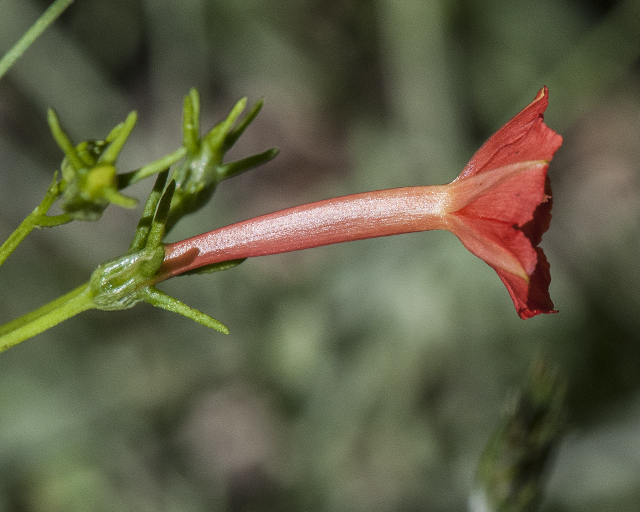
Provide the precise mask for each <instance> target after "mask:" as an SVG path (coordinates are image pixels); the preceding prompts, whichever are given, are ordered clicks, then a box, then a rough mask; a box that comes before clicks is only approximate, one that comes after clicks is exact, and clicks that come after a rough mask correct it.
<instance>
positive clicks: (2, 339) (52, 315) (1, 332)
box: [0, 283, 95, 352]
mask: <svg viewBox="0 0 640 512" xmlns="http://www.w3.org/2000/svg"><path fill="white" fill-rule="evenodd" d="M92 308H95V305H94V303H93V300H92V295H91V290H90V288H89V286H88V283H85V284H83V285H81V286H79V287H78V288H76V289H75V290H73V291H71V292H69V293H67V294H66V295H63V296H62V297H58V298H57V299H55V300H53V301H51V302H49V304H46V305H44V306H42V307H41V308H38V309H36V310H35V311H32V312H31V313H27V314H26V315H24V316H21V317H20V318H16V319H15V320H13V321H11V322H9V323H7V324H5V325H3V326H2V327H0V352H3V351H5V350H7V349H8V348H11V347H13V346H14V345H17V344H18V343H20V342H22V341H24V340H26V339H29V338H31V337H33V336H35V335H37V334H40V333H41V332H43V331H46V330H47V329H50V328H51V327H53V326H55V325H58V324H59V323H60V322H63V321H64V320H67V319H69V318H71V317H72V316H75V315H77V314H78V313H81V312H83V311H86V310H88V309H92Z"/></svg>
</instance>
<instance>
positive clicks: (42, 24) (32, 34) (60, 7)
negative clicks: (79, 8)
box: [0, 0, 73, 78]
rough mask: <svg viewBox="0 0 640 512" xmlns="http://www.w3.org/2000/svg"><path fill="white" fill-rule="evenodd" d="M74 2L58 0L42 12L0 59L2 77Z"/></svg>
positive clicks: (0, 76)
mask: <svg viewBox="0 0 640 512" xmlns="http://www.w3.org/2000/svg"><path fill="white" fill-rule="evenodd" d="M72 3H73V0H56V1H55V2H53V4H51V5H50V6H49V8H48V9H47V10H46V11H44V12H43V13H42V16H40V18H39V19H38V21H36V22H35V23H34V24H33V25H31V27H30V28H29V30H27V31H26V32H25V33H24V34H23V36H22V37H21V38H20V40H19V41H18V42H17V43H16V44H15V45H14V46H13V48H11V49H10V50H9V51H8V52H7V53H6V54H5V55H4V57H2V59H0V78H2V77H3V76H4V74H5V73H6V72H7V71H8V70H9V68H10V67H11V66H12V65H13V63H14V62H15V61H16V60H18V59H19V58H20V56H21V55H22V54H23V53H24V52H25V51H26V49H27V48H29V46H31V44H32V43H33V42H34V41H35V40H36V39H37V38H38V37H39V36H40V34H42V33H43V32H44V31H45V29H46V28H47V27H48V26H49V25H51V23H53V22H54V21H55V19H56V18H57V17H58V16H60V15H61V14H62V12H63V11H64V10H65V9H66V8H67V7H69V6H70V5H71V4H72Z"/></svg>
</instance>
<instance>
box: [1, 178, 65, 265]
mask: <svg viewBox="0 0 640 512" xmlns="http://www.w3.org/2000/svg"><path fill="white" fill-rule="evenodd" d="M59 195H60V189H59V184H58V181H57V176H56V175H54V177H53V181H52V182H51V185H49V188H48V189H47V193H46V194H45V196H44V199H43V200H42V201H41V203H40V204H39V205H38V206H36V208H35V209H34V210H33V211H32V212H31V213H30V214H29V215H27V217H26V218H25V219H24V220H23V221H22V222H21V223H20V225H19V226H18V227H17V228H16V229H15V231H14V232H13V233H11V235H9V238H7V240H6V241H5V242H4V243H3V244H2V246H0V265H2V264H3V263H4V262H5V260H6V259H7V258H8V257H9V255H10V254H11V253H12V252H13V251H15V249H16V247H18V245H20V244H21V243H22V241H23V240H24V239H25V238H26V237H27V236H28V235H29V233H31V232H32V231H33V230H34V229H35V228H41V227H54V226H59V225H61V224H66V223H67V222H71V220H73V219H72V218H71V216H70V215H68V214H66V213H63V214H60V215H55V216H52V217H49V216H48V215H47V212H48V211H49V208H51V205H52V204H53V203H54V202H55V200H56V199H58V196H59Z"/></svg>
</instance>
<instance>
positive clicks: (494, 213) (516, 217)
mask: <svg viewBox="0 0 640 512" xmlns="http://www.w3.org/2000/svg"><path fill="white" fill-rule="evenodd" d="M548 99H549V98H548V90H547V88H546V87H544V88H543V89H541V90H540V92H538V94H537V96H536V97H535V99H534V100H533V102H532V103H530V104H529V105H528V106H527V107H525V109H524V110H522V111H521V112H520V113H519V114H518V115H516V116H515V117H514V118H513V119H511V120H510V121H509V122H508V123H507V124H505V125H504V126H503V127H502V128H500V130H498V131H497V132H496V133H495V134H494V135H493V136H492V137H491V138H489V140H487V142H485V143H484V144H483V145H482V147H481V148H480V149H479V150H478V151H477V152H476V153H475V154H474V155H473V157H472V158H471V161H470V162H469V163H468V164H467V165H466V167H465V168H464V169H463V170H462V172H461V173H460V175H459V176H458V177H457V178H456V179H455V180H454V181H452V182H451V183H449V184H448V185H436V186H417V187H405V188H396V189H390V190H378V191H374V192H365V193H360V194H353V195H348V196H344V197H337V198H334V199H327V200H324V201H319V202H315V203H310V204H304V205H301V206H296V207H294V208H288V209H286V210H281V211H278V212H274V213H270V214H268V215H263V216H260V217H256V218H253V219H250V220H246V221H244V222H239V223H237V224H232V225H230V226H226V227H223V228H220V229H216V230H215V231H210V232H209V233H205V234H202V235H199V236H196V237H193V238H189V239H187V240H183V241H181V242H176V243H172V244H167V245H165V259H164V262H163V264H162V266H161V268H160V270H159V271H158V274H157V275H158V277H159V279H167V278H169V277H173V276H176V275H179V274H182V273H184V272H188V271H193V270H195V269H198V268H201V267H204V266H207V265H212V264H216V263H220V262H225V261H230V260H238V259H243V258H250V257H254V256H265V255H269V254H279V253H284V252H289V251H297V250H300V249H308V248H311V247H318V246H322V245H329V244H335V243H340V242H348V241H352V240H361V239H365V238H374V237H380V236H388V235H397V234H401V233H411V232H416V231H426V230H432V229H446V230H448V231H451V232H452V233H453V234H454V235H456V236H457V237H458V238H459V239H460V241H461V242H462V243H463V244H464V246H465V247H466V248H467V249H468V250H469V251H471V252H472V253H473V254H475V255H476V256H478V257H479V258H481V259H482V260H484V261H485V262H486V263H488V264H489V265H490V266H491V267H492V268H493V269H494V270H495V271H496V272H497V274H498V276H500V279H502V282H503V283H504V284H505V286H506V287H507V290H508V291H509V294H510V295H511V299H512V300H513V303H514V304H515V307H516V310H517V312H518V314H519V315H520V317H521V318H530V317H532V316H535V315H537V314H540V313H555V312H556V311H554V309H553V302H552V301H551V298H550V297H549V282H550V280H551V277H550V274H549V263H548V262H547V259H546V257H545V255H544V252H543V251H542V249H541V248H539V247H538V244H539V243H540V240H541V238H542V234H543V233H544V232H545V231H546V230H547V229H548V228H549V222H550V220H551V203H552V201H551V188H550V185H549V178H548V177H547V168H548V166H549V162H550V160H551V158H552V157H553V155H554V153H555V152H556V151H557V149H558V148H559V147H560V146H561V144H562V137H561V136H560V135H558V134H557V133H555V132H554V131H553V130H551V129H550V128H549V127H547V126H546V125H545V124H544V122H543V113H544V111H545V110H546V108H547V104H548Z"/></svg>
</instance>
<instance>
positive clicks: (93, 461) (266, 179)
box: [0, 0, 640, 512]
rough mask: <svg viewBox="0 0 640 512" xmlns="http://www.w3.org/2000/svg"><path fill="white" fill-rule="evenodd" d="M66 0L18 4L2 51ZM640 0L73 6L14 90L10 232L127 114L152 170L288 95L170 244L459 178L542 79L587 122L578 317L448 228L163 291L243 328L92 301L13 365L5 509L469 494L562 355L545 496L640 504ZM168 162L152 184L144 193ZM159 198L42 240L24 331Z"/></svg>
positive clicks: (193, 506)
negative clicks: (197, 106)
mask: <svg viewBox="0 0 640 512" xmlns="http://www.w3.org/2000/svg"><path fill="white" fill-rule="evenodd" d="M48 4H49V2H48V1H41V0H3V1H2V2H0V53H4V52H5V51H6V50H7V49H8V48H9V47H10V46H11V45H12V44H13V43H14V42H15V41H16V40H17V39H18V37H19V36H20V35H21V34H22V33H23V32H24V31H25V30H26V29H27V28H28V27H29V26H30V25H31V23H33V22H34V21H35V19H36V18H37V16H38V15H39V13H41V12H42V11H43V10H44V8H45V7H46V6H47V5H48ZM639 20H640V2H639V1H638V0H627V1H619V2H613V1H607V0H566V1H562V0H541V1H538V2H528V1H519V0H517V1H512V0H495V1H491V2H483V1H480V0H457V1H456V0H450V1H446V0H442V1H432V0H403V1H399V0H377V1H371V0H352V1H342V0H324V1H321V0H315V1H308V2H302V1H297V0H277V1H273V2H269V1H257V0H253V1H250V0H234V1H217V0H135V1H132V0H77V1H76V2H75V3H74V4H73V5H72V6H71V7H70V9H69V10H68V11H67V12H66V13H65V14H64V15H63V16H62V18H61V19H60V20H58V21H57V22H56V23H55V25H54V26H53V27H51V28H50V29H49V30H48V31H47V32H46V33H45V34H44V36H43V37H42V38H41V39H39V40H38V41H37V42H36V43H35V44H34V45H33V46H32V47H31V48H30V49H29V50H28V52H27V53H26V54H25V55H24V57H23V58H22V59H21V60H20V61H18V63H17V64H16V65H15V66H14V68H13V69H12V70H11V71H10V73H9V74H8V75H7V76H6V77H5V78H4V79H3V80H2V81H0V163H1V169H0V236H1V237H2V238H3V239H4V238H6V237H7V236H8V235H9V234H10V233H11V231H12V230H13V229H14V228H15V227H16V226H17V225H18V224H19V222H20V221H21V220H22V219H23V218H24V217H25V216H26V215H27V214H28V213H29V212H30V211H31V210H32V209H33V208H34V207H35V206H36V204H37V203H38V202H39V201H40V198H41V197H42V195H43V193H44V191H45V189H46V187H47V185H48V184H49V182H50V180H51V177H52V174H53V172H54V171H55V170H56V169H58V168H59V165H60V160H61V158H62V156H61V152H60V150H59V149H58V148H57V146H56V145H55V143H54V141H53V139H52V137H51V136H50V135H49V133H48V128H47V123H46V109H47V108H48V107H55V108H56V110H57V111H58V113H59V116H60V118H61V120H62V123H63V125H64V126H65V127H66V129H67V130H68V132H69V133H70V135H71V136H72V137H73V138H74V140H76V141H79V140H82V139H87V138H96V139H101V138H103V137H104V136H106V134H107V133H108V132H109V130H110V129H111V128H112V127H113V126H114V125H115V124H116V123H118V122H120V121H122V120H124V118H125V117H126V114H127V113H128V112H129V111H130V110H134V109H135V110H137V111H138V114H139V121H138V125H137V127H136V128H135V130H134V132H133V134H132V136H131V138H130V141H129V143H128V144H127V146H126V147H125V149H124V151H123V154H122V156H121V158H120V159H119V164H120V169H121V170H122V171H127V170H130V169H133V168H136V167H139V166H140V165H143V164H145V163H147V162H149V161H151V160H153V159H155V158H158V157H160V156H162V155H164V154H165V153H168V152H170V151H172V150H174V149H176V148H178V147H179V145H180V143H181V131H180V123H181V106H182V98H183V97H184V95H185V94H186V93H187V91H188V89H189V88H190V87H191V86H195V87H197V88H198V89H199V90H200V92H201V95H202V106H203V123H202V128H203V129H206V130H208V129H209V128H210V127H211V126H212V125H213V124H215V123H216V122H218V121H219V120H221V119H222V118H223V117H224V116H226V114H227V112H228V111H229V109H230V108H231V106H232V105H233V103H234V102H235V101H236V100H237V99H239V98H240V97H242V96H245V95H246V96H248V97H249V101H250V102H251V101H255V100H256V99H258V98H264V100H265V107H264V109H263V111H262V112H261V113H260V115H259V116H258V118H257V119H256V121H255V122H254V124H252V125H251V127H250V128H249V129H248V130H247V132H246V134H245V135H244V136H243V137H242V139H241V140H240V141H239V142H238V144H237V147H236V148H234V150H233V151H232V153H231V154H230V158H239V157H242V156H246V155H249V154H251V153H255V152H258V151H262V150H265V149H268V148H270V147H272V146H277V147H279V148H280V150H281V154H280V155H279V156H278V157H277V158H276V159H275V160H274V161H273V162H271V163H269V164H268V165H266V166H264V167H262V168H259V169H257V170H254V171H251V172H249V173H247V174H245V175H242V176H240V177H238V178H234V179H233V180H230V181H228V182H224V183H223V184H222V185H221V186H220V187H219V188H218V191H217V194H216V196H215V197H214V199H213V201H212V203H211V204H210V205H209V206H208V207H207V208H205V209H203V210H202V211H201V212H199V213H198V214H196V215H194V216H192V217H190V218H187V219H184V221H183V222H181V223H180V224H179V225H178V226H177V227H176V228H175V230H174V231H172V233H171V234H170V236H169V240H170V241H174V240H179V239H181V238H185V237H187V236H192V235H195V234H198V233H202V232H205V231H209V230H211V229H214V228H215V227H218V226H222V225H225V224H227V223H231V222H234V221H238V220H243V219H245V218H249V217H251V216H255V215H258V214H262V213H267V212H269V211H274V210H276V209H280V208H283V207H287V206H294V205H296V204H300V203H303V202H308V201H312V200H318V199H323V198H326V197H330V196H334V195H343V194H347V193H353V192H359V191H365V190H372V189H377V188H387V187H396V186H407V185H418V184H440V183H446V182H449V181H451V180H452V179H453V178H455V176H456V175H457V174H458V173H459V171H460V170H461V169H462V167H463V166H464V164H465V163H466V161H467V160H468V159H469V157H470V156H471V154H472V153H473V151H474V150H475V149H476V148H477V147H479V145H480V144H481V143H482V142H483V141H484V140H485V139H486V138H487V137H488V136H489V135H490V134H491V133H492V132H494V131H495V130H496V129H497V128H499V127H500V125H501V124H502V123H504V122H505V121H506V120H508V119H509V118H510V117H511V116H512V115H514V114H515V113H516V112H517V111H519V110H520V109H521V108H522V107H524V106H525V105H526V104H527V103H528V102H529V101H531V100H532V99H533V97H534V96H535V94H536V92H537V91H538V90H539V89H540V88H541V87H542V85H544V84H546V85H547V86H548V87H549V89H550V106H549V109H548V112H547V116H546V120H547V123H548V124H549V126H551V127H552V128H553V129H555V130H556V131H558V132H559V133H561V134H562V135H563V136H564V138H565V143H564V146H563V147H562V148H561V150H560V151H559V152H558V154H557V156H556V158H555V160H554V161H553V163H552V165H551V167H550V176H551V180H552V184H553V187H554V210H553V213H554V220H553V222H552V224H551V229H550V231H549V232H548V233H547V234H546V236H545V238H544V240H543V243H542V246H543V247H544V249H545V251H546V253H547V255H548V258H549V261H550V262H551V270H552V278H553V281H552V283H551V294H552V298H553V299H554V301H555V304H556V307H557V308H558V309H559V310H560V313H559V314H557V315H547V316H540V317H536V318H534V319H531V320H527V321H522V320H520V319H519V318H518V317H517V315H516V313H515V311H514V308H513V305H512V303H511V300H510V299H509V296H508V293H507V292H506V290H505V289H504V286H503V285H502V283H501V282H500V280H499V279H498V278H497V276H496V275H495V273H494V272H493V271H492V270H491V269H490V268H489V267H488V266H487V265H486V264H484V263H483V262H482V261H480V260H477V259H476V258H475V257H473V256H472V255H471V254H469V253H467V251H465V250H464V248H463V247H462V245H461V244H460V243H459V241H458V240H457V239H455V237H453V236H452V235H450V234H449V233H441V232H431V233H421V234H413V235H405V236H400V237H391V238H386V239H377V240H369V241H362V242H356V243H352V244H344V245H337V246H332V247H326V248H320V249H315V250H310V251H302V252H299V253H291V254H286V255H280V256H271V257H265V258H261V259H256V260H250V261H247V262H245V263H244V264H243V265H241V266H240V267H238V268H235V269H233V270H230V271H227V272H221V273H217V274H213V275H209V276H199V277H184V278H178V279H174V280H172V281H170V282H167V283H163V285H162V288H163V289H164V290H165V291H167V292H169V293H171V294H173V295H174V296H176V297H178V298H180V299H182V300H184V301H185V302H186V303H187V304H189V305H191V306H193V307H196V308H198V309H201V310H202V311H205V312H208V313H210V314H212V315H213V316H214V317H216V318H218V319H220V320H221V321H223V322H224V323H225V324H226V325H228V326H229V328H230V330H231V334H230V335H229V336H223V335H221V334H218V333H216V332H213V331H209V330H207V329H205V328H204V327H201V326H199V325H197V324H195V323H193V322H190V321H189V320H187V319H185V318H183V317H181V316H177V315H173V314H171V313H167V312H163V311H161V310H155V309H153V308H151V307H150V306H147V305H140V306H137V307H136V308H134V309H132V310H129V311H125V312H118V313H103V312H87V313H83V314H81V315H79V316H77V317H75V318H73V319H71V320H70V321H68V322H65V323H63V324H61V325H59V326H57V327H55V328H54V329H51V330H50V331H48V332H46V333H44V334H42V335H40V336H38V337H37V338H34V339H32V340H29V341H27V342H25V343H23V344H22V345H19V346H17V347H15V348H13V349H11V350H9V351H8V352H6V353H3V354H1V355H0V511H47V512H48V511H88V510H91V511H100V510H105V511H106V510H109V511H111V510H122V511H128V510H135V511H147V510H148V511H152V510H153V511H156V510H167V511H201V510H229V511H276V510H277V511H301V510H309V511H312V510H318V511H320V510H323V511H324V510H326V511H418V510H421V511H426V510H428V511H459V510H464V509H465V508H466V507H467V501H468V499H469V496H470V494H471V493H472V491H473V489H474V488H476V484H475V483H474V478H475V476H474V475H475V470H476V469H475V468H476V466H477V464H478V460H479V458H480V453H481V452H482V450H483V447H484V446H485V444H486V443H487V441H488V440H489V438H490V436H491V435H492V432H494V431H495V429H496V428H498V427H499V426H500V424H501V421H502V418H503V415H504V411H505V403H506V402H507V401H508V400H507V399H508V397H509V396H510V394H511V393H512V392H513V390H514V389H517V388H518V387H520V386H522V385H523V384H524V383H525V381H526V378H527V373H528V371H529V368H530V367H531V365H532V364H534V363H535V362H536V361H538V360H539V359H540V358H544V360H545V361H547V362H548V363H549V364H550V365H551V366H552V367H555V368H556V369H557V370H558V371H559V372H560V374H561V375H562V377H563V378H564V379H565V380H566V382H567V401H566V405H565V411H564V412H565V413H566V417H567V418H568V420H569V426H570V429H569V431H568V434H567V435H566V436H565V437H564V439H563V441H562V443H561V444H560V446H559V449H558V450H557V453H556V454H555V458H554V463H553V465H552V466H551V471H550V473H549V475H548V492H547V493H546V498H545V501H544V502H543V504H542V509H543V510H547V511H584V510H589V511H600V510H602V511H605V510H607V511H608V510H616V511H621V512H625V511H630V512H631V511H634V512H635V511H637V510H638V503H640V293H639V292H638V290H640V263H638V254H639V251H638V249H639V248H640V240H639V236H638V234H639V229H638V228H639V227H640V66H639V63H640V60H639V56H640V21H639ZM151 184H152V183H151V181H149V182H145V183H142V184H139V185H137V186H136V187H135V188H134V189H133V191H132V193H133V194H135V195H137V197H139V198H141V199H142V200H144V198H146V194H147V193H148V191H149V189H150V187H151ZM139 214H140V208H139V209H138V210H135V211H125V210H122V209H118V208H115V207H110V208H109V209H108V210H107V211H106V213H105V215H104V217H103V219H102V220H101V221H100V222H98V223H74V224H71V225H67V226H63V227H59V228H56V229H54V230H44V231H38V232H34V233H32V234H31V235H30V236H29V237H28V238H27V240H26V241H25V242H24V243H23V244H22V245H21V246H20V248H19V249H18V250H17V251H16V252H15V253H14V254H13V255H12V256H11V257H10V258H9V260H7V262H6V263H5V265H4V266H3V267H2V268H1V269H0V272H1V276H0V283H1V285H0V286H1V290H2V293H1V294H0V315H1V320H2V321H3V322H4V321H8V320H11V319H13V318H15V317H17V316H18V315H20V314H23V313H26V312H27V311H30V310H31V309H33V308H35V307H38V306H40V305H42V304H44V303H45V302H47V301H48V300H51V299H53V298H55V297H57V296H59V295H61V294H63V293H65V292H67V291H69V290H71V289H72V288H74V287H76V286H78V285H79V284H81V283H83V282H85V281H86V280H87V279H88V277H89V275H90V273H91V272H92V270H93V269H94V268H95V267H96V266H97V265H98V264H99V263H101V262H103V261H105V260H107V259H109V258H111V257H114V256H117V255H120V254H122V253H123V252H124V251H125V250H126V248H127V246H128V244H129V241H130V239H131V237H132V234H133V231H134V229H135V225H136V222H137V219H138V216H139Z"/></svg>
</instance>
